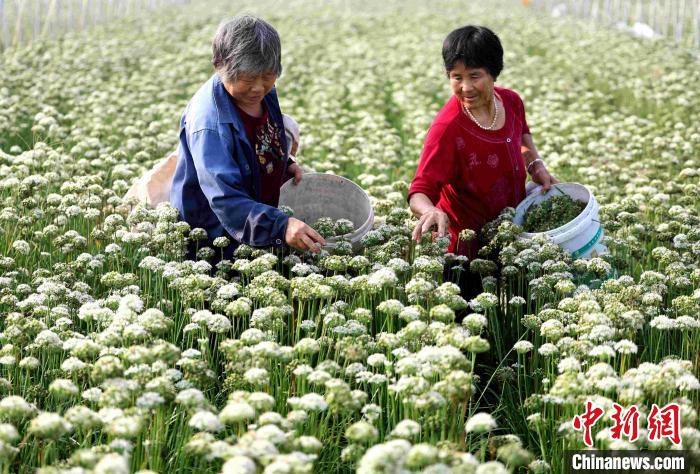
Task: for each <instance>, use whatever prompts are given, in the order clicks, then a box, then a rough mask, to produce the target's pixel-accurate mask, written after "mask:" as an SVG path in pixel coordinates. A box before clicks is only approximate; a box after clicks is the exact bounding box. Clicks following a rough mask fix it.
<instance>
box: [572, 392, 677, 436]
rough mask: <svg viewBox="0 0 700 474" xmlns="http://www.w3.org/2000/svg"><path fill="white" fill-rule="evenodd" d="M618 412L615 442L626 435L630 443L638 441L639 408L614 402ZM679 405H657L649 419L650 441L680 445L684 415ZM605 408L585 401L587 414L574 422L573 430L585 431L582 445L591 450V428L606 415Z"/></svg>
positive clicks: (614, 432) (615, 417) (654, 406)
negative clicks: (625, 406)
mask: <svg viewBox="0 0 700 474" xmlns="http://www.w3.org/2000/svg"><path fill="white" fill-rule="evenodd" d="M613 408H614V409H615V413H613V414H612V415H611V418H612V420H613V422H614V425H613V427H612V428H610V437H611V438H612V439H622V437H623V436H625V437H626V438H627V439H629V440H630V442H633V441H636V440H637V439H638V438H639V409H638V408H637V406H636V405H632V406H631V407H629V408H627V409H626V408H624V407H623V406H622V405H618V404H617V403H613ZM680 411H681V410H680V406H679V405H678V404H677V403H669V404H668V405H666V406H665V407H663V408H659V406H658V405H657V404H656V403H654V404H652V406H651V411H650V412H649V416H648V417H647V430H648V433H647V439H648V440H649V441H659V440H661V439H663V438H668V439H669V440H671V442H672V443H673V444H680V442H681V416H680ZM603 413H604V412H603V409H602V408H600V407H595V406H593V402H591V401H590V400H589V401H587V402H586V411H585V412H584V413H583V414H582V415H576V416H575V417H574V420H573V424H574V429H576V430H578V431H581V430H583V442H584V443H585V444H586V446H588V447H592V446H593V436H592V434H591V431H592V430H591V429H592V428H593V425H595V424H596V422H597V421H598V420H599V419H600V418H601V417H602V416H603Z"/></svg>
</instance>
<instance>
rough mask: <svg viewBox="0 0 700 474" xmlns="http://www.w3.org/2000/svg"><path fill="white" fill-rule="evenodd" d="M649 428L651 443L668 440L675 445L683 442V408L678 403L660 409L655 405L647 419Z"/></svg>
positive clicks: (652, 406)
mask: <svg viewBox="0 0 700 474" xmlns="http://www.w3.org/2000/svg"><path fill="white" fill-rule="evenodd" d="M647 423H648V426H649V436H648V438H649V441H655V440H660V439H662V438H668V439H670V440H671V442H672V443H673V444H680V442H681V407H680V406H679V405H678V404H677V403H669V404H668V405H666V406H665V407H663V408H661V409H659V406H658V405H657V404H656V403H654V404H652V405H651V412H649V416H648V417H647Z"/></svg>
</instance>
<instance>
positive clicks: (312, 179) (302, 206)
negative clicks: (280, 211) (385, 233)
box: [279, 173, 374, 249]
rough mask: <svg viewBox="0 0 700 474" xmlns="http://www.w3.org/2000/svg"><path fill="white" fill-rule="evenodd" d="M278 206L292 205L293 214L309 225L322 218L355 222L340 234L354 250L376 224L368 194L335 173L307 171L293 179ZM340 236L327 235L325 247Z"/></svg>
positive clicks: (281, 196) (281, 191)
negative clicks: (295, 182)
mask: <svg viewBox="0 0 700 474" xmlns="http://www.w3.org/2000/svg"><path fill="white" fill-rule="evenodd" d="M279 205H280V206H288V207H290V208H291V209H292V210H293V211H294V217H296V218H297V219H299V220H301V221H304V222H306V223H307V224H309V225H311V224H313V223H315V222H316V221H317V220H318V219H319V218H321V217H330V218H331V219H333V220H338V219H348V220H350V221H352V223H353V224H354V226H355V230H354V231H353V232H350V233H348V234H345V235H343V236H341V237H342V238H343V239H347V240H348V241H350V243H352V246H353V248H354V249H357V248H359V247H360V240H361V239H362V237H363V236H364V235H365V234H366V233H367V232H369V231H370V230H371V229H372V226H373V225H374V212H373V211H372V203H371V202H370V200H369V196H367V193H366V192H365V191H364V190H363V189H362V188H361V187H360V186H358V185H357V184H355V183H354V182H352V181H350V180H349V179H347V178H343V177H342V176H337V175H334V174H327V173H304V176H303V177H302V179H301V182H300V183H299V184H294V183H293V180H291V179H290V180H289V181H287V182H286V183H284V184H283V185H282V188H281V189H280V199H279ZM338 238H339V237H329V238H327V239H326V247H330V248H333V247H334V243H335V242H336V241H337V240H338Z"/></svg>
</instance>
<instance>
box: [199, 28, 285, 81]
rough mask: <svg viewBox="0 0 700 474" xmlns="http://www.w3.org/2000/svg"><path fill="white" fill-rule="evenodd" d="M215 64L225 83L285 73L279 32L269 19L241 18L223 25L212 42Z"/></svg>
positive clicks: (213, 62) (213, 61)
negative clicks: (245, 76) (245, 77)
mask: <svg viewBox="0 0 700 474" xmlns="http://www.w3.org/2000/svg"><path fill="white" fill-rule="evenodd" d="M212 53H213V55H212V61H211V62H212V64H213V65H214V68H215V69H216V72H217V73H218V74H219V77H220V78H221V80H222V81H223V82H231V81H235V80H236V79H237V78H238V77H239V75H240V74H250V75H253V76H257V75H260V74H264V73H268V72H274V73H275V74H276V75H277V76H278V77H279V76H280V75H281V74H282V45H281V42H280V36H279V34H278V33H277V31H276V30H275V29H274V28H273V27H272V26H271V25H270V24H269V23H267V22H266V21H265V20H262V19H260V18H257V17H254V16H251V15H240V16H236V17H235V18H233V19H232V20H229V21H226V22H224V23H222V24H221V25H220V26H219V28H218V29H217V30H216V34H215V35H214V41H213V42H212Z"/></svg>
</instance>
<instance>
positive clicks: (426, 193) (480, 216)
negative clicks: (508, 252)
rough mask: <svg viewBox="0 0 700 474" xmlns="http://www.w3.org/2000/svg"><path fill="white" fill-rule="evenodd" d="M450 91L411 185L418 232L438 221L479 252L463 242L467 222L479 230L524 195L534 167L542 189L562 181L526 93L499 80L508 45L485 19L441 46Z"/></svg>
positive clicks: (464, 250)
mask: <svg viewBox="0 0 700 474" xmlns="http://www.w3.org/2000/svg"><path fill="white" fill-rule="evenodd" d="M442 57H443V60H444V63H445V70H446V72H447V77H448V79H449V81H450V87H451V88H452V93H453V95H452V97H451V98H450V99H449V100H448V101H447V103H446V104H445V106H444V107H443V108H442V109H441V110H440V112H439V113H438V115H437V117H436V118H435V120H434V121H433V123H432V125H431V127H430V130H429V131H428V135H427V136H426V138H425V144H424V146H423V153H422V155H421V159H420V163H419V165H418V169H417V171H416V175H415V177H414V178H413V182H412V183H411V187H410V189H409V192H408V200H409V204H410V206H411V210H412V211H413V213H414V215H415V216H416V217H418V218H419V221H418V223H417V224H416V227H415V229H414V231H413V238H414V239H415V240H418V241H419V240H420V238H421V235H422V234H423V233H425V232H427V231H428V230H429V229H430V228H431V227H432V226H433V225H436V226H437V229H438V230H437V231H438V235H439V236H443V235H446V233H447V232H449V233H450V235H451V241H450V246H449V248H448V251H449V252H454V253H457V254H461V255H466V256H468V257H469V258H475V257H476V251H477V250H478V243H477V241H476V240H473V241H471V242H459V240H458V235H459V233H460V231H462V230H463V229H472V230H474V231H475V232H479V231H480V230H481V228H482V227H483V226H484V224H486V223H487V222H489V221H491V220H493V219H495V218H496V217H497V216H498V214H499V213H500V212H501V211H502V210H503V209H504V208H506V207H508V206H511V207H515V206H517V205H518V204H519V203H520V201H522V200H523V198H524V197H525V178H526V173H529V174H530V176H531V177H532V180H533V181H534V182H535V183H538V184H541V185H543V187H544V189H545V190H546V189H549V187H550V186H551V185H552V184H554V183H557V180H556V179H555V178H554V177H553V176H552V175H550V174H549V172H548V171H547V168H546V167H545V165H544V162H543V161H542V160H541V159H540V158H539V155H538V154H537V149H536V148H535V144H534V143H533V141H532V135H531V134H530V129H529V128H528V126H527V121H526V120H525V107H524V105H523V102H522V100H521V99H520V97H519V96H518V94H517V93H515V92H514V91H512V90H509V89H504V88H502V87H495V86H494V82H495V80H496V78H498V75H499V74H500V72H501V70H502V69H503V48H502V46H501V42H500V40H499V39H498V36H496V35H495V34H494V33H493V31H491V30H490V29H488V28H485V27H483V26H471V25H469V26H465V27H462V28H459V29H457V30H454V31H453V32H451V33H450V34H449V35H448V36H447V38H446V39H445V41H444V43H443V46H442Z"/></svg>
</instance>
